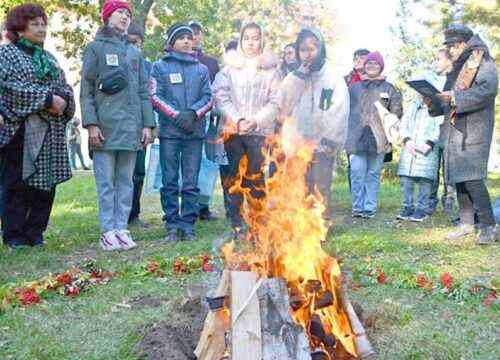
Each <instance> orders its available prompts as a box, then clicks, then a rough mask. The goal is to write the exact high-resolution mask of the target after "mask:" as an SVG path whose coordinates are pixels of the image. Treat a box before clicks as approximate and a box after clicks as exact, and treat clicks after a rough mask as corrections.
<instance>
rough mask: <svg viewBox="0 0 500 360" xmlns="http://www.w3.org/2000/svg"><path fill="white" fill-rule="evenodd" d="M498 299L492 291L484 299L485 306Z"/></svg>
mask: <svg viewBox="0 0 500 360" xmlns="http://www.w3.org/2000/svg"><path fill="white" fill-rule="evenodd" d="M496 300H497V297H496V295H492V294H491V293H490V294H489V295H488V296H487V297H486V299H484V301H483V304H484V306H491V304H493V303H494V302H495V301H496Z"/></svg>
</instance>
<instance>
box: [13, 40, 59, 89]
mask: <svg viewBox="0 0 500 360" xmlns="http://www.w3.org/2000/svg"><path fill="white" fill-rule="evenodd" d="M18 42H19V43H20V44H23V45H24V46H26V47H27V48H29V49H33V50H34V51H35V54H34V55H33V61H34V62H35V73H36V75H37V77H38V78H39V79H40V80H50V79H56V78H58V77H59V71H58V69H57V67H56V65H55V64H54V63H53V62H52V61H50V60H49V58H48V56H47V54H46V53H45V50H43V47H41V46H40V45H37V44H34V43H32V42H31V41H29V40H27V39H25V38H20V39H19V40H18Z"/></svg>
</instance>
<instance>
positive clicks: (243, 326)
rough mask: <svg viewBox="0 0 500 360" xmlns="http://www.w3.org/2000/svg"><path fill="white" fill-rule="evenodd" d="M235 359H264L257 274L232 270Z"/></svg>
mask: <svg viewBox="0 0 500 360" xmlns="http://www.w3.org/2000/svg"><path fill="white" fill-rule="evenodd" d="M230 279H231V282H230V287H231V289H230V292H231V297H230V303H231V305H230V309H231V359H232V360H262V342H261V341H262V339H261V336H262V335H261V322H260V307H259V299H258V297H257V294H256V275H255V273H253V272H250V271H231V272H230Z"/></svg>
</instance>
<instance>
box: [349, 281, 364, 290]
mask: <svg viewBox="0 0 500 360" xmlns="http://www.w3.org/2000/svg"><path fill="white" fill-rule="evenodd" d="M351 286H352V287H354V288H356V289H362V288H363V284H361V282H359V281H356V280H353V281H352V282H351Z"/></svg>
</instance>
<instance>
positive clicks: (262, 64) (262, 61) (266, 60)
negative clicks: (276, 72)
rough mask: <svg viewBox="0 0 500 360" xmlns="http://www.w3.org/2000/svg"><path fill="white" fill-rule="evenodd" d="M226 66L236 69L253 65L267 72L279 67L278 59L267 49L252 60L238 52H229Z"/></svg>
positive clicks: (225, 62) (226, 56) (226, 57)
mask: <svg viewBox="0 0 500 360" xmlns="http://www.w3.org/2000/svg"><path fill="white" fill-rule="evenodd" d="M224 64H225V65H226V66H229V67H232V68H236V69H242V68H244V67H245V66H248V65H253V66H255V67H256V68H257V69H259V70H267V69H272V68H277V67H278V58H277V56H276V55H275V54H274V53H273V52H272V51H270V50H267V49H265V50H264V51H263V52H261V53H260V54H258V55H256V56H254V57H252V58H249V57H246V56H245V55H243V54H242V53H240V52H239V51H237V50H229V51H228V52H227V53H226V55H225V56H224Z"/></svg>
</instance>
